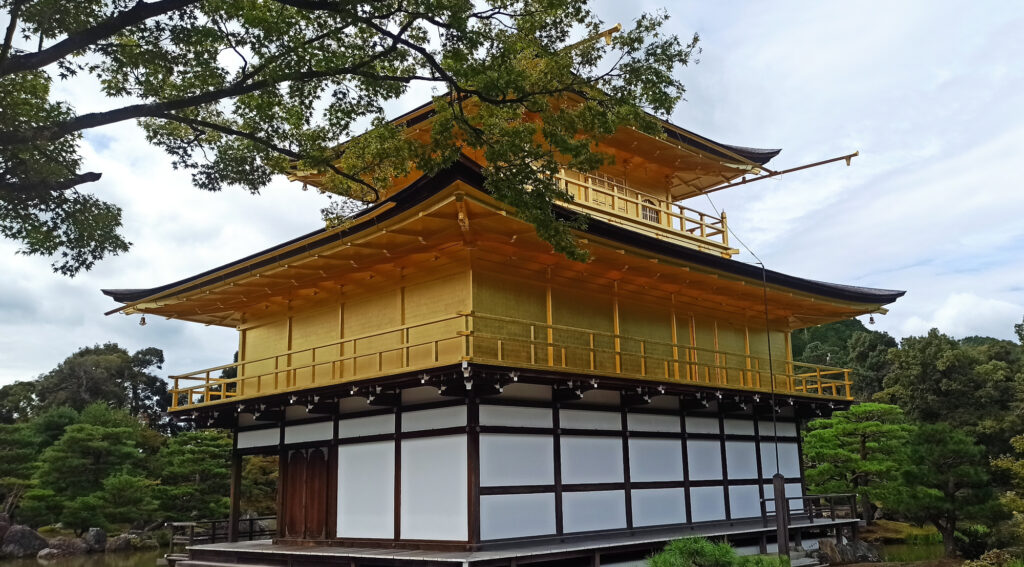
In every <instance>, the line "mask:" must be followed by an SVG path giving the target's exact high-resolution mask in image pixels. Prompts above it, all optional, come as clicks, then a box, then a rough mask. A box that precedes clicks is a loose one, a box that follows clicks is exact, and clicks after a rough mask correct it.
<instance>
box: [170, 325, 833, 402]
mask: <svg viewBox="0 0 1024 567" xmlns="http://www.w3.org/2000/svg"><path fill="white" fill-rule="evenodd" d="M423 333H426V334H428V335H429V336H427V337H418V336H417V335H419V334H423ZM382 341H383V342H382ZM463 360H465V361H471V362H480V363H491V364H498V365H503V366H515V367H522V368H538V369H554V370H561V371H570V372H573V373H578V374H585V375H593V376H595V377H600V376H613V377H623V378H633V379H640V380H649V381H652V382H657V383H671V384H693V385H700V386H709V387H716V388H723V389H730V390H742V391H759V392H766V393H767V392H772V391H774V392H777V393H779V394H795V395H802V396H813V397H823V398H829V399H840V400H851V399H853V395H852V392H851V386H852V382H851V380H850V370H848V369H842V368H832V367H828V366H820V365H816V364H806V363H802V362H795V361H791V360H781V359H774V360H772V361H769V360H768V359H767V358H765V357H762V356H758V355H755V354H751V353H737V352H728V351H723V350H719V349H712V348H705V347H699V346H696V345H692V344H684V343H678V342H671V341H658V340H650V339H646V338H639V337H631V336H627V335H621V334H615V333H607V332H600V331H592V330H588V329H580V328H575V327H567V326H563V325H547V324H544V323H537V322H531V321H523V320H520V319H512V318H508V317H498V316H494V315H485V314H480V313H466V312H462V313H458V314H456V315H453V316H450V317H444V318H441V319H436V320H433V321H428V322H423V323H417V324H413V325H405V326H402V327H396V328H392V329H386V330H383V331H379V332H376V333H372V334H367V335H362V336H358V337H353V338H347V339H340V340H337V341H332V342H330V343H325V344H322V345H317V346H315V347H310V348H305V349H298V350H292V351H287V352H283V353H280V354H275V355H272V356H267V357H264V358H260V359H255V360H245V361H241V362H237V363H233V364H225V365H222V366H216V367H213V368H207V369H204V370H199V371H196V372H192V373H189V374H184V375H180V376H173V377H172V380H173V381H174V388H173V389H172V390H171V396H172V398H171V399H172V401H171V410H172V411H177V410H183V409H188V408H192V407H196V406H199V405H206V404H210V403H219V402H224V401H233V400H240V399H249V398H258V397H261V396H266V395H270V394H274V393H280V392H288V391H297V390H302V389H306V388H312V387H319V386H325V385H329V384H335V383H346V382H353V381H358V380H365V379H368V378H374V377H377V376H386V375H389V374H395V373H398V372H404V371H410V370H419V369H426V368H430V367H436V366H443V365H447V364H452V363H455V362H459V361H463ZM271 365H273V368H261V366H271ZM232 368H234V369H236V371H237V373H238V376H237V377H235V378H219V377H216V376H214V375H213V374H214V373H216V372H221V371H224V370H228V369H232ZM188 381H193V382H198V384H195V385H185V386H183V385H182V382H188Z"/></svg>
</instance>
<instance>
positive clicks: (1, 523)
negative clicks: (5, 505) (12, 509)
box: [0, 513, 11, 541]
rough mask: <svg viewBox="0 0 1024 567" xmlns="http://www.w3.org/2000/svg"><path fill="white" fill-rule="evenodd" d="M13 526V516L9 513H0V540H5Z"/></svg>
mask: <svg viewBox="0 0 1024 567" xmlns="http://www.w3.org/2000/svg"><path fill="white" fill-rule="evenodd" d="M10 528H11V518H10V516H8V515H7V514H2V513H0V541H3V539H4V536H5V535H7V530H9V529H10Z"/></svg>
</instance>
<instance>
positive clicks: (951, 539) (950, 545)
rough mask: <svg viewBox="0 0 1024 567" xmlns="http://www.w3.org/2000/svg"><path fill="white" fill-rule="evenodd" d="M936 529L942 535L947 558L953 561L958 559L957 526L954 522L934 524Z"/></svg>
mask: <svg viewBox="0 0 1024 567" xmlns="http://www.w3.org/2000/svg"><path fill="white" fill-rule="evenodd" d="M932 523H933V524H935V527H937V528H938V529H939V533H940V534H942V546H943V548H944V549H945V552H946V558H948V559H951V558H953V557H956V525H955V524H954V523H953V522H948V523H946V524H942V523H940V522H932Z"/></svg>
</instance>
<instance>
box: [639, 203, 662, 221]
mask: <svg viewBox="0 0 1024 567" xmlns="http://www.w3.org/2000/svg"><path fill="white" fill-rule="evenodd" d="M656 206H657V205H656V204H655V202H654V201H652V200H650V199H644V200H643V206H642V207H640V214H641V216H642V217H643V219H644V220H645V221H648V222H653V223H658V224H661V212H660V211H658V209H657V208H656Z"/></svg>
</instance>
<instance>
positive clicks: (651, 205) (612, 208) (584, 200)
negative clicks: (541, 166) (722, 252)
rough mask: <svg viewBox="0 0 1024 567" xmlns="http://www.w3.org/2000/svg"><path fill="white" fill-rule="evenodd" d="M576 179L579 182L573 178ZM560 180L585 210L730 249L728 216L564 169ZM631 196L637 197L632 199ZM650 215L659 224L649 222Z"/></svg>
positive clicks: (574, 200)
mask: <svg viewBox="0 0 1024 567" xmlns="http://www.w3.org/2000/svg"><path fill="white" fill-rule="evenodd" d="M573 175H576V176H578V177H579V178H573V177H572V176H573ZM556 179H557V180H558V182H559V185H560V187H561V188H562V189H563V190H565V192H566V193H567V194H569V195H570V196H572V197H573V201H572V202H573V203H575V204H576V205H578V206H580V207H582V208H585V209H589V210H594V211H598V212H600V213H601V214H607V215H609V216H612V217H617V218H620V219H624V220H628V221H629V222H638V223H640V224H641V225H643V226H650V227H658V228H660V229H663V230H668V231H670V232H673V233H676V234H679V235H681V236H686V237H690V238H696V239H698V241H700V242H703V243H705V244H710V245H714V246H716V247H719V246H720V247H722V248H724V249H729V236H728V230H729V229H728V225H727V224H726V223H727V221H726V217H725V214H724V213H723V214H722V216H721V217H716V216H713V215H710V214H707V213H704V212H701V211H697V210H695V209H691V208H689V207H686V206H683V205H679V204H676V203H673V202H671V201H666V200H665V199H663V198H659V197H657V196H655V195H651V194H650V193H647V192H645V191H642V190H639V189H637V188H635V187H632V186H630V185H627V184H626V183H625V182H624V181H619V180H616V179H612V178H607V179H606V178H602V177H596V176H595V175H593V174H587V173H580V172H575V171H570V170H564V169H563V170H561V171H560V172H559V173H558V175H557V176H556ZM602 185H603V186H602ZM620 191H621V193H620ZM623 193H625V194H623ZM631 194H635V195H637V196H636V197H632V196H631ZM648 215H650V216H653V217H654V218H655V220H652V219H649V218H647V216H648ZM676 225H678V226H676Z"/></svg>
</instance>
